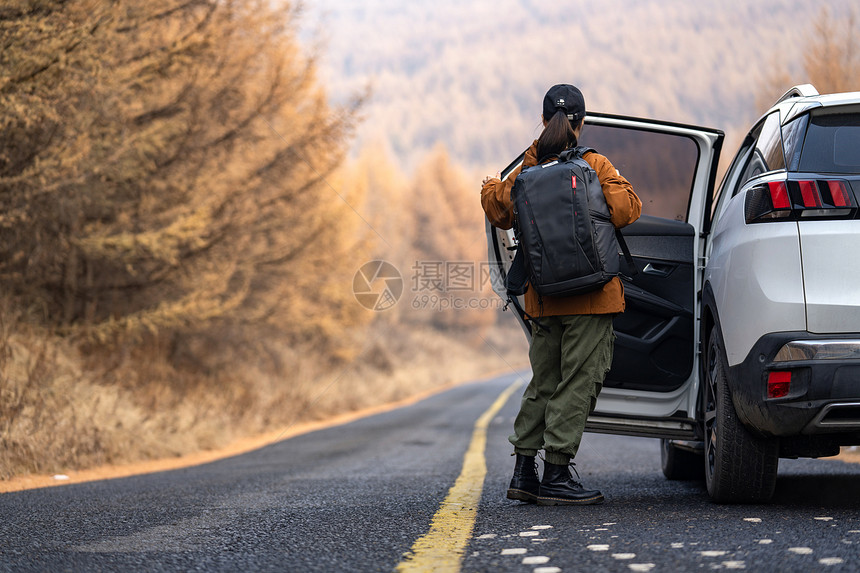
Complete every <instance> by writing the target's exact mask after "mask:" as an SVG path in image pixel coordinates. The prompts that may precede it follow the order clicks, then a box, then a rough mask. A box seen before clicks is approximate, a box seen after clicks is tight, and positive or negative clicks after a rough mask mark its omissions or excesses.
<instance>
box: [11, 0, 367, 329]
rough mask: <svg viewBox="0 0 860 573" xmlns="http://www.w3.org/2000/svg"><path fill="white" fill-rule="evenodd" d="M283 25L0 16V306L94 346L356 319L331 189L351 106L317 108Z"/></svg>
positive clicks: (118, 11)
mask: <svg viewBox="0 0 860 573" xmlns="http://www.w3.org/2000/svg"><path fill="white" fill-rule="evenodd" d="M295 19H296V12H295V10H294V9H292V8H290V7H286V8H284V7H283V6H281V7H280V8H279V9H278V10H275V9H274V8H272V6H271V3H269V2H266V1H263V0H248V1H230V0H226V1H224V0H153V1H148V2H137V1H135V0H111V1H109V2H104V1H98V0H12V1H10V2H4V5H3V6H2V7H0V288H2V289H3V291H4V292H5V293H9V294H10V295H11V296H14V297H15V299H16V300H17V301H18V302H19V303H20V305H21V306H23V307H24V308H26V309H28V311H29V312H30V313H31V316H36V317H38V318H39V319H41V320H42V321H43V322H44V323H46V324H48V325H50V326H52V327H55V328H59V329H60V331H62V332H86V333H87V334H89V335H90V337H91V338H94V339H97V340H107V339H110V338H111V337H113V336H114V335H116V334H117V333H122V332H132V333H140V332H147V331H159V330H164V329H167V330H172V331H204V330H206V329H207V328H210V327H211V326H212V325H213V324H223V323H225V322H232V323H236V324H239V323H249V322H265V321H269V322H272V323H275V324H277V325H279V326H280V327H281V328H283V329H285V330H288V331H294V332H296V333H299V331H301V332H318V331H319V328H318V327H319V325H320V324H322V325H323V326H324V327H325V328H324V330H326V329H327V330H329V331H335V330H336V329H337V328H338V327H340V326H342V325H343V324H344V323H348V322H349V321H350V320H354V319H355V314H354V311H353V306H354V302H353V301H351V300H348V297H350V296H351V293H349V291H348V288H347V289H342V288H335V287H333V286H332V284H333V282H337V284H338V285H342V284H347V285H348V284H349V279H348V277H347V275H348V272H349V269H347V266H348V264H351V261H348V260H347V259H348V257H347V256H345V254H346V253H347V252H348V249H349V244H350V240H351V238H350V236H349V235H350V233H351V231H350V230H349V228H348V225H345V224H344V223H343V221H344V220H345V219H348V218H349V216H350V215H351V214H352V213H351V212H350V208H349V205H348V203H347V200H346V199H345V198H344V197H343V196H341V195H339V193H338V190H337V189H335V188H333V187H332V186H331V184H330V175H331V173H332V170H333V169H334V168H335V167H336V166H337V165H338V164H339V162H340V161H341V159H342V156H343V154H344V152H345V149H346V143H347V140H348V139H349V137H350V134H351V131H352V128H353V126H354V122H355V109H356V106H357V105H358V104H359V103H360V102H358V101H357V100H356V101H355V102H354V103H353V104H349V105H348V106H346V107H345V108H332V107H331V106H330V105H329V104H328V103H327V102H326V97H325V94H324V93H323V90H322V89H321V87H320V85H319V83H318V81H317V80H316V77H315V65H314V60H313V58H312V57H308V56H307V55H305V54H303V52H302V50H301V48H300V46H299V45H298V41H297V39H296V29H295V25H296V24H295ZM332 317H334V319H335V320H336V321H337V324H329V322H330V321H331V320H332ZM326 321H328V322H326Z"/></svg>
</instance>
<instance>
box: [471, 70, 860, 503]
mask: <svg viewBox="0 0 860 573" xmlns="http://www.w3.org/2000/svg"><path fill="white" fill-rule="evenodd" d="M722 142H723V133H722V132H720V131H718V130H713V129H707V128H698V127H692V126H686V125H678V124H670V123H665V122H656V121H651V120H642V119H635V118H629V117H620V116H611V115H605V114H591V115H589V116H588V117H586V128H585V130H584V131H583V134H582V137H581V143H582V144H583V145H587V146H589V147H593V148H595V149H597V150H598V151H599V152H601V153H603V154H604V155H606V156H607V157H609V158H610V160H611V161H612V162H613V164H614V165H615V166H616V167H617V168H618V169H619V170H620V171H621V173H622V174H623V175H625V176H626V177H627V179H628V180H630V181H631V183H633V186H634V189H635V190H636V192H637V194H638V195H639V197H640V198H641V199H642V202H643V209H642V212H643V216H642V217H641V218H640V220H639V221H637V222H636V223H634V224H633V225H630V226H629V227H626V228H625V229H623V233H624V236H625V239H626V242H627V244H628V246H629V247H630V250H631V252H632V254H633V257H634V260H635V261H636V266H637V268H638V270H639V272H638V274H637V275H636V276H634V277H633V280H632V281H631V282H626V283H625V297H626V300H627V311H626V312H625V313H624V314H621V315H619V316H618V317H617V318H616V320H615V330H616V335H617V339H616V346H615V357H614V360H613V364H612V370H611V371H610V373H609V375H608V377H607V380H606V383H605V385H604V390H603V392H602V393H601V395H600V398H599V400H598V402H597V408H596V410H595V412H594V414H593V415H592V416H591V417H590V418H589V420H588V425H587V429H588V430H589V431H593V432H605V433H615V434H625V435H635V436H650V437H655V438H661V439H662V445H663V447H662V462H663V472H664V474H665V475H666V477H668V478H670V479H696V478H700V477H702V476H704V478H705V480H706V482H707V487H708V493H709V494H710V496H711V497H712V498H713V499H714V500H715V501H719V502H749V501H764V500H767V499H769V498H770V497H771V495H772V493H773V489H774V486H775V483H776V474H777V462H778V459H779V457H820V456H829V455H835V454H837V453H838V451H839V447H840V446H842V445H856V444H860V257H858V256H857V255H856V253H857V252H858V251H860V212H858V198H860V93H853V94H837V95H827V96H820V95H818V93H817V92H816V91H815V89H814V88H812V86H798V87H796V88H793V89H792V90H790V91H789V92H788V93H787V94H786V95H785V96H783V97H782V98H780V100H779V101H778V102H777V103H776V104H775V105H774V106H773V107H772V108H771V109H770V110H769V111H768V112H767V113H766V114H765V115H764V116H763V117H762V118H761V119H760V120H759V121H758V122H757V123H756V124H755V126H754V127H753V128H752V130H750V132H749V135H748V136H747V137H746V139H745V140H744V142H743V144H742V145H741V147H740V149H739V151H738V152H737V155H736V156H735V158H734V160H733V161H732V163H731V166H730V167H729V169H728V171H727V173H726V175H725V177H724V179H723V182H722V184H721V186H720V189H719V191H718V192H717V193H714V187H715V178H716V169H717V163H718V158H719V153H720V148H721V145H722ZM521 161H522V157H520V158H518V159H517V160H516V161H515V162H514V163H512V164H511V165H510V166H509V167H508V168H507V169H506V170H505V172H503V175H505V174H506V173H508V172H510V171H511V169H513V167H514V166H516V165H518V164H519V162H521ZM487 237H488V242H489V257H490V261H491V263H497V264H496V265H491V266H492V267H493V272H492V273H491V274H492V279H493V287H494V290H495V291H496V292H497V293H499V295H500V296H502V298H507V294H506V293H505V289H504V276H505V272H506V270H507V268H508V267H509V265H510V260H511V257H512V255H513V251H512V247H513V245H514V238H513V234H512V233H511V232H510V231H502V230H499V229H495V228H493V227H492V226H490V225H489V223H487ZM518 318H519V319H520V322H521V323H522V317H518ZM527 333H528V331H527Z"/></svg>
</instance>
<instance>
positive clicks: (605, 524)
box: [603, 521, 615, 526]
mask: <svg viewBox="0 0 860 573" xmlns="http://www.w3.org/2000/svg"><path fill="white" fill-rule="evenodd" d="M603 525H604V526H607V525H615V522H614V521H613V522H611V523H604V524H603Z"/></svg>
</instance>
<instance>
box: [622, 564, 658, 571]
mask: <svg viewBox="0 0 860 573" xmlns="http://www.w3.org/2000/svg"><path fill="white" fill-rule="evenodd" d="M628 567H630V569H631V570H633V571H650V570H651V569H653V568H654V567H656V565H654V564H653V563H631V564H630V565H628Z"/></svg>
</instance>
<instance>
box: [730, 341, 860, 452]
mask: <svg viewBox="0 0 860 573" xmlns="http://www.w3.org/2000/svg"><path fill="white" fill-rule="evenodd" d="M769 381H770V382H771V384H770V386H769ZM780 382H782V383H783V384H782V385H780ZM785 382H787V385H786V384H785ZM729 384H730V385H731V390H732V399H733V401H734V405H735V409H736V410H737V413H738V416H739V417H740V419H741V421H742V422H743V423H744V424H745V425H747V426H748V427H750V428H751V429H752V430H754V431H756V432H758V433H760V434H762V435H764V436H779V437H789V436H812V435H818V434H828V435H832V434H837V433H841V434H845V435H846V443H852V442H855V441H856V442H860V333H852V334H839V335H837V336H826V335H814V334H810V333H808V332H780V333H773V334H768V335H765V336H763V337H762V338H760V339H759V340H758V341H757V342H756V343H755V345H754V346H753V348H752V350H751V351H750V352H749V354H748V355H747V357H746V359H745V360H744V361H743V362H742V363H740V364H738V365H737V366H733V367H730V368H729Z"/></svg>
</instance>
